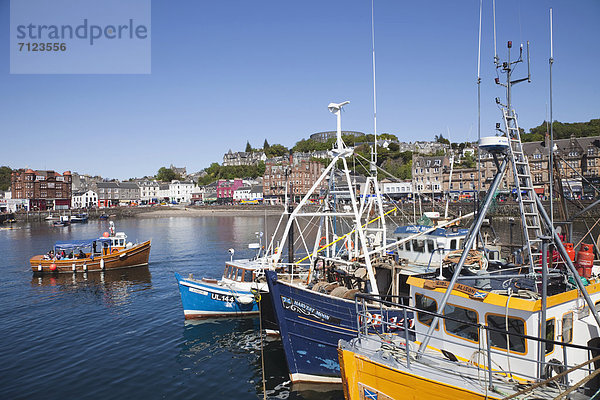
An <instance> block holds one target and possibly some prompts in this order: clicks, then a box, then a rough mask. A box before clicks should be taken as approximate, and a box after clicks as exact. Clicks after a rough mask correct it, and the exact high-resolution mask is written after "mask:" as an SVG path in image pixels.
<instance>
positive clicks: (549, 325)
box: [546, 318, 556, 354]
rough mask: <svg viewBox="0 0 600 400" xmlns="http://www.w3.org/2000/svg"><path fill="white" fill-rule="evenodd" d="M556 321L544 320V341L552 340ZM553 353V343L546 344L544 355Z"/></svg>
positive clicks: (552, 319)
mask: <svg viewBox="0 0 600 400" xmlns="http://www.w3.org/2000/svg"><path fill="white" fill-rule="evenodd" d="M555 321H556V319H554V318H551V319H548V320H546V340H554V327H555V325H556V324H555ZM553 351H554V343H548V342H546V354H548V353H552V352H553Z"/></svg>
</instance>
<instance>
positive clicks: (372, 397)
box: [363, 388, 377, 400]
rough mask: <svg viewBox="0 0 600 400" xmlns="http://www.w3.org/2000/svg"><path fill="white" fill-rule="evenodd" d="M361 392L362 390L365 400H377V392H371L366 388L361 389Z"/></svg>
mask: <svg viewBox="0 0 600 400" xmlns="http://www.w3.org/2000/svg"><path fill="white" fill-rule="evenodd" d="M363 390H364V394H365V399H369V400H377V392H375V391H371V390H369V389H367V388H363Z"/></svg>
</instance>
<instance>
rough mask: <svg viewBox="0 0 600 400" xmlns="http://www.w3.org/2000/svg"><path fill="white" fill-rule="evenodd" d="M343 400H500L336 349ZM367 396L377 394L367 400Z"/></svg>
mask: <svg viewBox="0 0 600 400" xmlns="http://www.w3.org/2000/svg"><path fill="white" fill-rule="evenodd" d="M338 354H339V359H340V369H341V373H342V382H343V385H344V395H345V397H346V400H367V399H371V398H377V399H378V400H389V399H397V400H412V399H414V400H428V399H432V400H433V399H435V400H444V399H446V400H459V399H460V400H463V399H464V400H480V399H481V400H483V399H486V398H487V399H498V398H500V397H495V396H490V394H491V393H488V396H487V397H486V396H485V394H482V393H475V392H472V391H469V390H465V389H463V388H460V387H457V386H451V385H447V384H444V383H441V382H437V381H435V380H431V379H427V378H424V377H421V376H416V375H412V374H409V373H407V372H405V371H400V370H396V369H393V368H390V367H388V366H385V365H383V364H379V363H377V362H374V361H371V360H369V359H368V358H366V357H363V356H360V355H358V354H356V353H353V352H351V351H348V350H344V349H338ZM369 393H377V394H376V397H375V396H371V397H369V396H368V394H369Z"/></svg>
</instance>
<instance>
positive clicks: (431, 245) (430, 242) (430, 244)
mask: <svg viewBox="0 0 600 400" xmlns="http://www.w3.org/2000/svg"><path fill="white" fill-rule="evenodd" d="M427 250H429V252H430V253H433V251H434V250H435V245H434V243H433V239H427Z"/></svg>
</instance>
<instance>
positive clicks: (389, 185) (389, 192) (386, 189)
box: [380, 178, 413, 199]
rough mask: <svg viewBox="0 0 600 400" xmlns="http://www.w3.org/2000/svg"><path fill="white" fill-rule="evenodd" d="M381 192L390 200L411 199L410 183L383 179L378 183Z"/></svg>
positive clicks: (409, 181)
mask: <svg viewBox="0 0 600 400" xmlns="http://www.w3.org/2000/svg"><path fill="white" fill-rule="evenodd" d="M380 185H381V192H382V193H383V195H384V196H385V197H387V198H391V199H407V198H412V191H413V190H412V188H413V185H412V181H411V180H405V181H392V180H390V179H387V178H386V179H384V180H382V181H381V183H380Z"/></svg>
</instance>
